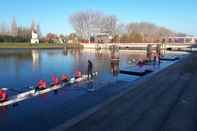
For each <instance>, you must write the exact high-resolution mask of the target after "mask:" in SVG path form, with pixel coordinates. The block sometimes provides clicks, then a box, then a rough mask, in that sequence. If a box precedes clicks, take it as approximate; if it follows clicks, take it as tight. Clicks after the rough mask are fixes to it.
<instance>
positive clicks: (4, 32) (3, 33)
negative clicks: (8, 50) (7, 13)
mask: <svg viewBox="0 0 197 131" xmlns="http://www.w3.org/2000/svg"><path fill="white" fill-rule="evenodd" d="M34 28H36V32H37V33H38V36H39V37H41V31H40V26H39V24H36V23H35V22H34V21H32V24H31V26H30V27H25V26H18V25H17V23H16V19H15V17H13V19H12V22H11V24H10V25H7V24H6V23H0V42H30V39H31V33H32V30H34Z"/></svg>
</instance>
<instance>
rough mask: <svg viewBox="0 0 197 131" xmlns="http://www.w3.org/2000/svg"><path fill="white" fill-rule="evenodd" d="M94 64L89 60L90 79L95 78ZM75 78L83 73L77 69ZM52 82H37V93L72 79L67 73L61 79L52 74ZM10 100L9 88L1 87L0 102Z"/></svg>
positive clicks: (80, 76)
mask: <svg viewBox="0 0 197 131" xmlns="http://www.w3.org/2000/svg"><path fill="white" fill-rule="evenodd" d="M92 68H93V64H92V62H91V61H90V60H88V80H89V79H92V78H93V72H92ZM74 78H75V79H79V78H82V73H81V71H80V70H76V71H75V74H74ZM51 79H52V84H50V86H48V85H47V81H45V80H39V81H38V83H37V86H36V87H35V88H34V89H35V93H36V92H38V91H41V90H44V89H47V88H48V87H53V86H58V85H60V84H62V83H67V82H69V81H70V77H69V76H68V75H66V74H63V75H62V76H61V79H59V78H58V77H57V76H55V75H53V76H52V78H51ZM7 100H8V93H7V89H5V88H0V102H5V101H7Z"/></svg>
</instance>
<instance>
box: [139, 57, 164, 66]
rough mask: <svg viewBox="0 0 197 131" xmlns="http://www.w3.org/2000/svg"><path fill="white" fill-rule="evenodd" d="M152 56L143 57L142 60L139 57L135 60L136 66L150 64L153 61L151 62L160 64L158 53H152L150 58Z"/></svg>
mask: <svg viewBox="0 0 197 131" xmlns="http://www.w3.org/2000/svg"><path fill="white" fill-rule="evenodd" d="M151 58H152V57H148V59H145V60H142V59H140V60H139V61H138V62H137V65H138V66H144V65H146V64H150V63H153V64H156V63H158V64H160V63H161V56H160V54H153V59H151Z"/></svg>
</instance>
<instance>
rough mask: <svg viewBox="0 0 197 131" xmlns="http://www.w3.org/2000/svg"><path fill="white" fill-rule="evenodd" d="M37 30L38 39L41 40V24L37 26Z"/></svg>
mask: <svg viewBox="0 0 197 131" xmlns="http://www.w3.org/2000/svg"><path fill="white" fill-rule="evenodd" d="M36 30H37V34H38V37H39V38H41V37H42V33H41V30H40V25H39V24H38V25H37V29H36Z"/></svg>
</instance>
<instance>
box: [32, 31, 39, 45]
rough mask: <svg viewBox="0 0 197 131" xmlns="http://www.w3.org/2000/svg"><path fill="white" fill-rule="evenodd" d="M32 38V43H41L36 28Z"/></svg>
mask: <svg viewBox="0 0 197 131" xmlns="http://www.w3.org/2000/svg"><path fill="white" fill-rule="evenodd" d="M31 34H32V38H31V44H39V39H38V34H37V33H36V31H35V30H32V33H31Z"/></svg>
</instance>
